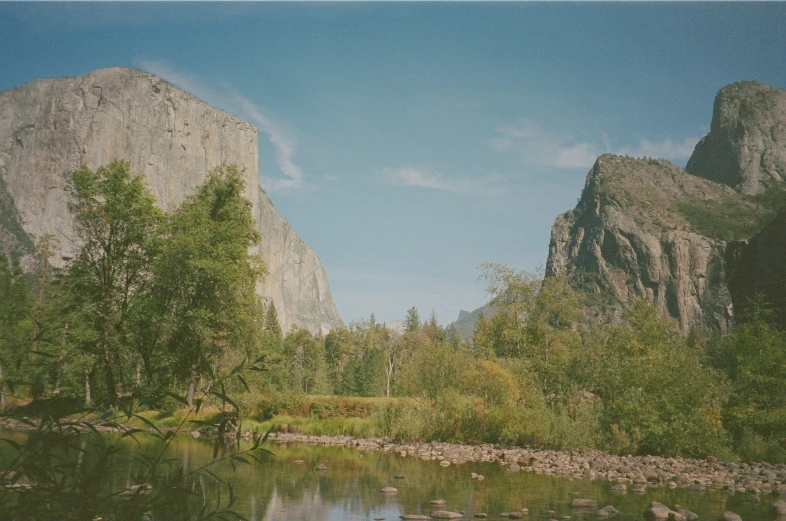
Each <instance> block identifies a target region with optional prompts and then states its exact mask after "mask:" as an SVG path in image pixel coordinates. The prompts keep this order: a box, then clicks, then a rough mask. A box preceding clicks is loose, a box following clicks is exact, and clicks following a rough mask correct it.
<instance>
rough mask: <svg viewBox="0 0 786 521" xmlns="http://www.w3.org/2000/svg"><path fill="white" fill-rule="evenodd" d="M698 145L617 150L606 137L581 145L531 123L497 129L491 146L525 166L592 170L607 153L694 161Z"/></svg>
mask: <svg viewBox="0 0 786 521" xmlns="http://www.w3.org/2000/svg"><path fill="white" fill-rule="evenodd" d="M698 141H699V138H698V137H687V138H685V139H684V140H682V141H673V140H672V139H671V138H666V139H664V140H663V141H652V140H649V139H642V140H640V141H639V143H638V144H637V145H636V146H623V147H619V148H617V149H616V150H615V149H613V148H612V146H611V141H610V139H609V137H608V135H606V134H605V133H604V134H602V135H601V136H600V143H592V142H589V141H577V140H575V139H573V138H572V137H571V136H565V135H558V134H555V133H553V132H549V131H547V130H543V129H541V128H540V127H539V126H538V125H536V124H534V123H530V122H527V123H524V124H520V125H512V124H508V125H503V126H500V127H497V129H496V134H495V136H494V137H493V138H491V140H490V142H489V144H490V145H491V147H492V148H493V149H494V150H496V151H498V152H507V153H515V154H517V155H519V157H520V158H521V160H522V162H523V163H525V164H531V165H536V166H546V167H553V168H566V169H573V168H575V169H578V168H589V167H591V166H592V165H593V163H594V162H595V159H596V158H597V157H598V156H599V155H600V154H602V153H604V152H611V153H615V154H620V155H624V154H627V155H629V156H633V157H653V158H663V159H671V160H684V159H687V158H688V157H690V155H691V153H692V152H693V147H694V146H695V145H696V143H697V142H698Z"/></svg>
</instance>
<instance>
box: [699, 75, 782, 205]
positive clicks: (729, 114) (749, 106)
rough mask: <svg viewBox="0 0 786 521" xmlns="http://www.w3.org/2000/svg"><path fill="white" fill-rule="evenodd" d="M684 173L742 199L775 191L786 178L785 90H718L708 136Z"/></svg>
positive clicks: (749, 85) (742, 86) (739, 86)
mask: <svg viewBox="0 0 786 521" xmlns="http://www.w3.org/2000/svg"><path fill="white" fill-rule="evenodd" d="M685 169H686V170H687V171H688V172H690V173H691V174H694V175H697V176H701V177H704V178H706V179H709V180H710V181H715V182H717V183H723V184H725V185H728V186H731V187H732V188H734V189H735V190H737V191H739V192H740V193H743V194H761V193H765V192H768V191H770V190H772V189H779V188H780V185H781V183H782V182H783V181H784V176H786V90H783V89H779V88H777V87H770V86H769V85H763V84H761V83H757V82H754V81H743V82H739V83H734V84H732V85H728V86H726V87H723V88H722V89H721V90H720V91H719V92H718V94H717V96H716V97H715V104H714V107H713V111H712V124H711V126H710V133H709V134H707V135H706V136H705V137H704V138H703V139H702V140H701V141H699V143H698V144H697V145H696V149H695V150H694V152H693V155H692V156H691V158H690V160H689V161H688V164H687V165H686V166H685Z"/></svg>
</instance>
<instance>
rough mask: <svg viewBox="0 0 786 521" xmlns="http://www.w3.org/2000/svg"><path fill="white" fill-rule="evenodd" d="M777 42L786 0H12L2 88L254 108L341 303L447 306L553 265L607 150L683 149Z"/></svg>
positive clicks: (354, 310)
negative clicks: (730, 87) (118, 90)
mask: <svg viewBox="0 0 786 521" xmlns="http://www.w3.org/2000/svg"><path fill="white" fill-rule="evenodd" d="M784 49H786V3H725V2H724V3H704V2H701V3H676V2H667V3H646V2H644V3H641V2H635V3H569V2H559V3H548V2H546V3H542V2H538V3H496V2H481V3H429V2H405V3H361V2H350V3H332V2H331V3H328V2H324V3H323V2H320V3H300V2H297V3H208V2H205V3H185V2H182V3H181V2H177V3H163V4H161V3H144V2H139V3H137V2H133V3H123V4H116V3H93V2H89V3H58V4H52V3H37V2H36V3H8V2H0V90H7V89H12V88H15V87H18V86H20V85H23V84H25V83H28V82H30V81H33V80H35V79H38V78H42V77H63V76H78V75H81V74H84V73H87V72H89V71H92V70H95V69H100V68H104V67H114V66H123V67H133V68H137V69H142V70H145V71H147V72H150V73H153V74H156V75H158V76H161V77H162V78H164V79H166V80H168V81H169V82H170V83H173V84H175V85H177V86H179V87H181V88H183V89H185V90H187V91H189V92H190V93H192V94H194V95H195V96H197V97H199V98H200V99H202V100H204V101H206V102H208V103H210V104H212V105H214V106H216V107H218V108H221V109H224V110H226V111H227V112H230V113H232V114H235V115H237V116H239V117H241V118H243V119H246V120H248V121H250V122H251V123H253V124H254V125H255V126H256V127H257V129H259V131H260V140H259V155H260V183H261V184H262V186H263V187H264V188H265V189H266V190H267V191H268V193H269V194H270V196H271V198H272V199H273V202H274V204H275V205H276V207H277V208H278V210H279V211H280V213H281V214H282V215H283V216H284V217H285V218H286V219H287V220H289V221H290V223H292V225H293V227H294V228H295V230H296V232H297V233H298V235H299V236H300V237H301V238H302V239H303V240H304V241H305V242H306V243H307V244H309V245H310V246H311V248H312V249H313V250H314V251H315V252H316V253H317V255H319V257H320V259H321V261H322V264H323V266H324V267H325V270H326V272H327V275H328V280H329V282H330V288H331V291H332V294H333V299H334V300H335V302H336V306H337V308H338V311H339V313H340V314H341V316H342V318H343V319H344V321H345V322H347V323H348V322H349V321H351V320H353V319H356V318H367V317H369V316H370V315H371V313H374V314H375V317H376V319H377V320H378V321H386V322H391V321H394V320H398V319H402V318H403V317H404V316H405V314H406V311H407V309H409V308H410V307H412V306H416V307H417V308H418V309H419V311H420V315H421V316H422V317H426V316H428V315H429V314H430V313H431V312H432V310H433V311H434V312H435V313H436V315H437V318H438V321H439V322H440V323H442V324H447V323H449V322H450V321H452V320H454V319H455V318H456V317H457V315H458V312H459V310H460V309H467V310H471V309H474V308H476V307H479V306H481V305H482V304H483V303H484V302H485V301H486V300H487V295H486V294H485V288H484V285H483V283H482V282H479V281H478V276H479V275H480V271H479V269H478V267H479V265H480V264H481V263H483V262H485V261H490V260H494V261H497V262H502V263H504V264H507V265H508V266H510V267H512V268H515V269H517V270H526V271H529V272H537V270H539V269H542V267H543V266H545V263H546V259H547V255H548V243H549V236H550V230H551V226H552V224H553V223H554V219H555V218H556V217H557V216H558V215H559V214H561V213H563V212H565V211H567V210H570V209H572V208H573V207H574V206H575V204H576V201H577V199H578V197H579V195H580V194H581V189H582V187H583V186H584V180H585V177H586V174H587V171H588V170H589V168H590V167H591V166H592V164H593V162H594V160H595V158H596V157H597V156H598V155H600V154H603V153H606V152H612V153H617V154H628V155H633V156H647V157H657V158H664V159H668V160H670V161H672V162H674V163H675V164H677V165H679V166H684V165H685V163H686V161H687V159H688V157H689V156H690V154H691V152H692V150H693V147H694V145H695V144H696V142H697V141H698V140H699V139H700V138H701V137H702V136H704V135H705V134H706V133H707V132H708V130H709V126H710V121H711V117H712V104H713V99H714V97H715V94H716V92H717V91H718V90H719V89H720V88H721V87H723V86H724V85H727V84H729V83H733V82H735V81H741V80H756V81H760V82H762V83H767V84H770V85H774V86H777V87H786V53H784V52H783V50H784Z"/></svg>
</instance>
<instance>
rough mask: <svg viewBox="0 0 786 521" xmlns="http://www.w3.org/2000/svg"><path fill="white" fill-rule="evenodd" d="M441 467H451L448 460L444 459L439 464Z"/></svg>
mask: <svg viewBox="0 0 786 521" xmlns="http://www.w3.org/2000/svg"><path fill="white" fill-rule="evenodd" d="M439 466H440V467H449V466H450V462H449V461H448V460H446V459H444V460H442V461H440V462H439Z"/></svg>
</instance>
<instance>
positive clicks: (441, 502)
mask: <svg viewBox="0 0 786 521" xmlns="http://www.w3.org/2000/svg"><path fill="white" fill-rule="evenodd" d="M430 503H431V504H432V505H437V506H439V507H441V506H444V505H445V504H446V503H447V501H445V500H444V499H432V500H431V501H430Z"/></svg>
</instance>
